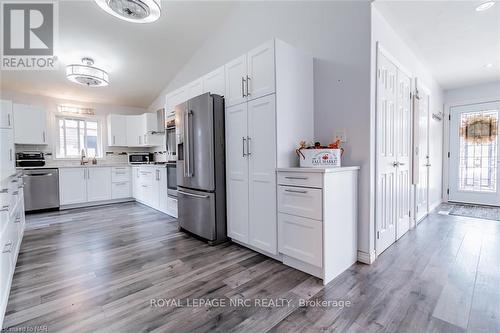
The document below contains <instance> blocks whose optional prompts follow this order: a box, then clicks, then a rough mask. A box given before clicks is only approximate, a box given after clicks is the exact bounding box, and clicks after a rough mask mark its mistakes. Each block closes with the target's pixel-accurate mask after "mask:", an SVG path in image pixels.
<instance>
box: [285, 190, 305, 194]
mask: <svg viewBox="0 0 500 333" xmlns="http://www.w3.org/2000/svg"><path fill="white" fill-rule="evenodd" d="M285 192H292V193H301V194H306V193H307V191H297V190H288V189H286V190H285Z"/></svg>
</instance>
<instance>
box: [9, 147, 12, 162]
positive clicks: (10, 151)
mask: <svg viewBox="0 0 500 333" xmlns="http://www.w3.org/2000/svg"><path fill="white" fill-rule="evenodd" d="M9 159H10V161H11V162H12V148H10V149H9Z"/></svg>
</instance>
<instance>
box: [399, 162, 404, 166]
mask: <svg viewBox="0 0 500 333" xmlns="http://www.w3.org/2000/svg"><path fill="white" fill-rule="evenodd" d="M401 165H406V163H402V162H398V166H401Z"/></svg>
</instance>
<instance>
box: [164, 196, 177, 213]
mask: <svg viewBox="0 0 500 333" xmlns="http://www.w3.org/2000/svg"><path fill="white" fill-rule="evenodd" d="M166 213H167V214H168V215H170V216H172V217H175V218H177V217H178V215H177V198H172V197H167V212H166Z"/></svg>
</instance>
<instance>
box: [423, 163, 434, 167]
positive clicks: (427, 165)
mask: <svg viewBox="0 0 500 333" xmlns="http://www.w3.org/2000/svg"><path fill="white" fill-rule="evenodd" d="M424 166H426V167H430V166H432V165H431V164H429V163H427V164H425V165H424Z"/></svg>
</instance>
